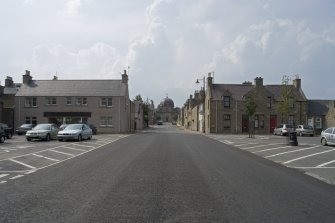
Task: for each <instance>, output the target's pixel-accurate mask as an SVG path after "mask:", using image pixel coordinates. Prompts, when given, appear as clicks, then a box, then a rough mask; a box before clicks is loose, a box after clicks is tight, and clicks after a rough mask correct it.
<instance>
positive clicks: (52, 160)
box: [31, 153, 59, 162]
mask: <svg viewBox="0 0 335 223" xmlns="http://www.w3.org/2000/svg"><path fill="white" fill-rule="evenodd" d="M31 155H33V156H37V157H40V158H45V159H48V160H51V161H56V162H58V161H59V160H56V159H53V158H50V157H46V156H41V155H38V154H35V153H32V154H31Z"/></svg>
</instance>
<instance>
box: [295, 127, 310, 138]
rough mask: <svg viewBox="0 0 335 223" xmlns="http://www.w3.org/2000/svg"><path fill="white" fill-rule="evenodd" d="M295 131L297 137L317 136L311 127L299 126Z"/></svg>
mask: <svg viewBox="0 0 335 223" xmlns="http://www.w3.org/2000/svg"><path fill="white" fill-rule="evenodd" d="M295 131H296V132H297V135H299V136H304V135H309V136H314V134H315V133H314V128H313V127H312V126H309V125H298V126H297V128H296V129H295Z"/></svg>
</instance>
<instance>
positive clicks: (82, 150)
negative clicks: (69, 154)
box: [62, 146, 87, 152]
mask: <svg viewBox="0 0 335 223" xmlns="http://www.w3.org/2000/svg"><path fill="white" fill-rule="evenodd" d="M62 148H66V149H72V150H77V151H81V152H85V151H87V150H84V149H77V148H72V147H68V146H63V147H62Z"/></svg>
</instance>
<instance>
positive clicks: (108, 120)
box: [100, 116, 113, 127]
mask: <svg viewBox="0 0 335 223" xmlns="http://www.w3.org/2000/svg"><path fill="white" fill-rule="evenodd" d="M100 126H106V127H107V126H113V119H112V117H111V116H107V117H106V116H103V117H100Z"/></svg>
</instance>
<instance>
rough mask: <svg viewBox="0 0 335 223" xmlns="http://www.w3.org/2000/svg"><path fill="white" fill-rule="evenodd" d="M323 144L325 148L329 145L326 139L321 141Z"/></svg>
mask: <svg viewBox="0 0 335 223" xmlns="http://www.w3.org/2000/svg"><path fill="white" fill-rule="evenodd" d="M321 144H322V145H323V146H326V145H327V140H326V139H325V138H322V139H321Z"/></svg>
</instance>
